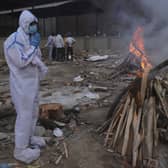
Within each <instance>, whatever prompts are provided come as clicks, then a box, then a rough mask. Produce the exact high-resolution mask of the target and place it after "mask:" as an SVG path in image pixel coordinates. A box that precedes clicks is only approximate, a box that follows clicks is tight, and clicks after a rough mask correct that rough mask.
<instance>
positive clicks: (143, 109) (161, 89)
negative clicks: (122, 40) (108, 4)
mask: <svg viewBox="0 0 168 168" xmlns="http://www.w3.org/2000/svg"><path fill="white" fill-rule="evenodd" d="M142 34H143V29H142V28H141V27H138V28H137V30H136V32H135V33H134V36H133V39H132V42H131V43H130V48H129V51H130V54H129V57H128V58H127V62H129V65H130V68H133V69H137V78H136V79H135V81H133V82H132V83H131V84H130V85H129V86H128V88H126V89H125V90H124V91H123V92H122V93H121V95H119V97H117V99H116V101H114V103H113V104H112V107H111V109H110V111H109V114H108V117H107V121H106V122H105V123H104V124H103V125H102V126H101V127H99V128H98V132H101V133H102V132H104V133H105V135H106V137H105V142H104V144H105V146H106V147H108V148H112V149H113V151H114V152H117V153H120V154H121V156H123V157H124V158H126V160H127V161H128V162H129V163H131V164H132V167H138V168H139V167H147V168H156V167H158V164H159V162H158V154H159V151H158V140H159V128H158V120H159V119H160V117H161V116H162V117H164V118H166V119H168V75H167V76H164V77H161V76H158V75H156V74H157V72H159V71H160V69H162V68H163V67H165V66H167V65H168V61H165V62H163V63H162V64H160V65H159V66H157V67H155V68H153V69H152V65H151V63H150V62H149V61H148V57H147V55H146V53H145V48H144V42H143V36H142Z"/></svg>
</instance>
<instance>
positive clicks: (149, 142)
mask: <svg viewBox="0 0 168 168" xmlns="http://www.w3.org/2000/svg"><path fill="white" fill-rule="evenodd" d="M154 104H155V98H154V97H150V98H149V103H148V113H147V128H146V133H147V134H146V137H145V140H146V147H147V156H148V158H152V154H153V143H154V141H153V135H154V132H153V116H154Z"/></svg>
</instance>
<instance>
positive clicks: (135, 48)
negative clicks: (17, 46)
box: [129, 27, 152, 70]
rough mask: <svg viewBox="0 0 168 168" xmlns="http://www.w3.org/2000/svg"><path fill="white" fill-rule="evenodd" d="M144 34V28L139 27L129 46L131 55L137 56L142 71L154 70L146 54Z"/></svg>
mask: <svg viewBox="0 0 168 168" xmlns="http://www.w3.org/2000/svg"><path fill="white" fill-rule="evenodd" d="M143 32H144V30H143V28H142V27H138V28H137V29H136V31H135V33H134V35H133V39H132V41H131V43H130V46H129V51H130V53H132V54H133V55H134V56H137V57H138V59H139V60H140V64H141V68H142V70H144V69H145V68H147V67H148V68H152V65H151V64H150V63H149V61H148V59H147V55H146V52H145V47H144V40H143ZM132 61H133V60H132Z"/></svg>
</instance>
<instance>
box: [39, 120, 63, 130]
mask: <svg viewBox="0 0 168 168" xmlns="http://www.w3.org/2000/svg"><path fill="white" fill-rule="evenodd" d="M39 121H40V124H41V125H42V126H44V127H45V128H46V129H51V130H54V129H55V128H56V127H59V128H62V127H64V125H65V124H63V123H62V124H60V123H61V122H57V121H54V120H48V119H43V118H40V119H39Z"/></svg>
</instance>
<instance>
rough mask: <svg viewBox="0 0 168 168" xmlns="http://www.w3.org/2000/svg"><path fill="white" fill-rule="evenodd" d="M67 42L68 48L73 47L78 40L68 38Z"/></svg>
mask: <svg viewBox="0 0 168 168" xmlns="http://www.w3.org/2000/svg"><path fill="white" fill-rule="evenodd" d="M65 42H66V44H67V46H68V47H72V46H73V44H74V43H75V42H76V40H75V39H74V38H73V37H67V38H66V39H65Z"/></svg>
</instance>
